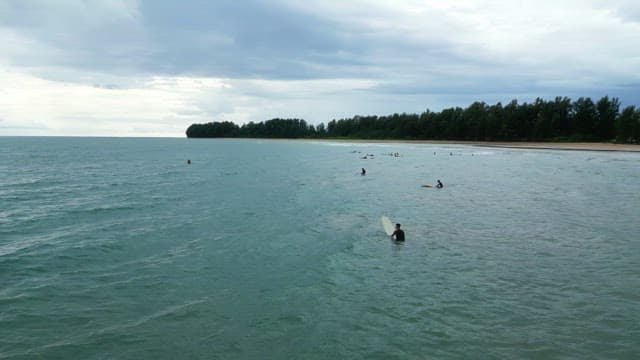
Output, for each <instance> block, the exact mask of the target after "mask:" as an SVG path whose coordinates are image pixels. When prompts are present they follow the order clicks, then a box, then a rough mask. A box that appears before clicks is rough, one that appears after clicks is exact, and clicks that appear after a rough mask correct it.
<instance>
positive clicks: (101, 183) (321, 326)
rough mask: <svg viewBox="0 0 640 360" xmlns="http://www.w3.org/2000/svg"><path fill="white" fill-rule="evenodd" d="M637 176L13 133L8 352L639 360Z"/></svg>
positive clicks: (591, 167)
mask: <svg viewBox="0 0 640 360" xmlns="http://www.w3.org/2000/svg"><path fill="white" fill-rule="evenodd" d="M396 152H398V153H399V154H400V156H398V157H395V156H390V155H389V154H391V153H396ZM366 154H373V155H374V156H373V157H371V156H368V157H367V159H362V157H364V156H365V155H366ZM187 159H190V160H191V161H192V164H191V165H187ZM363 167H364V168H365V169H366V170H367V174H366V176H361V175H360V169H361V168H363ZM437 179H440V180H442V182H443V183H444V185H445V187H444V189H435V188H423V187H421V185H423V184H434V183H435V182H436V180H437ZM639 179H640V154H637V153H608V152H605V153H603V152H597V153H595V152H581V151H551V150H522V149H497V148H496V149H492V148H485V147H482V148H481V147H472V146H462V145H443V144H437V145H427V144H398V143H393V144H385V143H343V142H340V143H338V142H313V141H308V142H290V141H268V140H209V139H207V140H193V139H120V138H13V137H5V138H0V359H30V358H44V359H56V358H61V359H62V358H78V359H80V358H81V359H103V358H122V359H158V358H161V359H173V358H190V359H211V358H220V359H227V358H244V359H291V358H307V359H328V358H349V359H372V358H373V359H376V358H379V359H418V358H420V359H422V358H437V359H468V358H480V359H505V358H519V359H540V358H544V359H557V358H563V359H571V358H575V359H602V358H608V359H634V358H635V357H636V356H637V354H638V353H640V342H639V341H638V339H640V276H638V265H639V264H640V242H638V234H639V233H640V227H639V225H638V224H639V222H638V219H640V181H639ZM381 215H386V216H389V217H390V218H391V219H392V220H393V221H395V222H400V223H402V227H403V229H404V230H405V232H406V236H407V241H406V243H405V244H402V245H398V244H393V243H392V242H391V241H390V240H389V239H388V237H387V236H386V235H385V234H384V232H383V229H382V225H381V223H380V216H381Z"/></svg>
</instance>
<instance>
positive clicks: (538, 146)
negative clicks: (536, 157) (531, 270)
mask: <svg viewBox="0 0 640 360" xmlns="http://www.w3.org/2000/svg"><path fill="white" fill-rule="evenodd" d="M273 140H276V139H273ZM280 140H294V141H322V142H346V143H349V142H352V143H367V142H368V143H389V144H393V143H399V144H427V145H468V146H479V147H488V148H506V149H529V150H568V151H617V152H633V153H636V152H640V145H635V144H611V143H588V142H575V143H555V142H515V141H495V142H494V141H460V140H378V139H372V140H367V139H280Z"/></svg>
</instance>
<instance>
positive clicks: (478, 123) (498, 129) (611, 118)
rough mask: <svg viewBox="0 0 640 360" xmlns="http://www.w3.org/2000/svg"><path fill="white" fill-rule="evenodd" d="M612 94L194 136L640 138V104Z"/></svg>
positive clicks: (276, 123) (220, 128) (209, 127)
mask: <svg viewBox="0 0 640 360" xmlns="http://www.w3.org/2000/svg"><path fill="white" fill-rule="evenodd" d="M619 111H620V102H619V100H618V99H616V98H612V99H610V98H609V97H608V96H605V97H603V98H601V99H600V100H599V101H598V102H597V103H594V102H593V101H592V100H591V99H590V98H584V97H581V98H579V99H578V100H576V101H575V102H572V101H571V99H569V98H567V97H556V98H555V99H554V100H552V101H546V100H544V99H541V98H538V99H536V100H535V101H534V102H533V103H526V102H525V103H521V104H520V103H518V101H517V100H512V101H511V102H510V103H508V104H507V105H505V106H503V105H502V104H501V103H497V104H495V105H487V104H486V103H484V102H474V103H473V104H471V105H469V106H468V107H467V108H464V109H463V108H460V107H455V108H447V109H443V110H442V111H440V112H432V111H430V110H426V111H425V112H423V113H422V114H419V115H418V114H407V113H401V114H400V113H395V114H392V115H387V116H375V115H368V116H360V115H356V116H354V117H352V118H346V119H338V120H336V119H333V120H331V121H329V122H328V123H327V124H326V125H325V124H324V123H321V124H318V125H317V126H313V125H310V124H307V122H306V121H305V120H303V119H280V118H276V119H271V120H267V121H264V122H259V123H254V122H249V123H247V124H244V125H242V126H238V125H235V124H234V123H232V122H228V121H226V122H213V123H208V124H193V125H191V126H190V127H189V128H188V129H187V136H188V137H258V138H315V137H320V138H326V137H329V138H358V139H426V140H428V139H434V140H474V141H480V140H486V141H500V140H510V141H532V140H537V141H543V140H546V141H568V140H569V141H576V140H581V141H610V140H612V139H613V138H615V139H616V141H618V142H638V141H639V138H640V135H639V134H638V132H640V110H636V109H635V108H634V107H629V108H626V109H625V110H624V111H623V112H622V113H620V112H619Z"/></svg>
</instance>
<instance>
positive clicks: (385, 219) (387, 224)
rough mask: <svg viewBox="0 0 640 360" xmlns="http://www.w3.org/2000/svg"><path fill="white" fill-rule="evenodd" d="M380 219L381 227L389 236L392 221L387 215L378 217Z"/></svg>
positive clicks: (391, 230)
mask: <svg viewBox="0 0 640 360" xmlns="http://www.w3.org/2000/svg"><path fill="white" fill-rule="evenodd" d="M380 221H381V222H382V227H383V228H384V232H386V233H387V235H389V236H391V235H393V231H394V228H393V223H391V220H389V218H388V217H386V216H383V217H381V218H380Z"/></svg>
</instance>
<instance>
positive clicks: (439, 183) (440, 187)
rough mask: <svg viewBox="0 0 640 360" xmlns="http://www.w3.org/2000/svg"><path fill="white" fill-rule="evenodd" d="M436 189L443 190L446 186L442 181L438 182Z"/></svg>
mask: <svg viewBox="0 0 640 360" xmlns="http://www.w3.org/2000/svg"><path fill="white" fill-rule="evenodd" d="M436 187H437V188H438V189H442V188H443V187H444V185H442V183H441V182H440V180H438V184H437V185H436Z"/></svg>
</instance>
